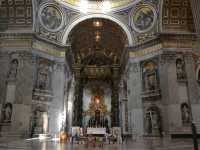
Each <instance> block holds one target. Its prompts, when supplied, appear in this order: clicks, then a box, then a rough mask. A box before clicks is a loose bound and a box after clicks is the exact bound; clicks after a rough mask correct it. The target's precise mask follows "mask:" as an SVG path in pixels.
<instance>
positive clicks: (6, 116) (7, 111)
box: [2, 103, 12, 123]
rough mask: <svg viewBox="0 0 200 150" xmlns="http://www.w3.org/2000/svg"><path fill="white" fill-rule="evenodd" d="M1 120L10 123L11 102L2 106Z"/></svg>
mask: <svg viewBox="0 0 200 150" xmlns="http://www.w3.org/2000/svg"><path fill="white" fill-rule="evenodd" d="M2 115H3V116H2V117H3V119H2V122H3V123H10V122H11V118H12V104H11V103H6V104H5V105H4V107H3V112H2Z"/></svg>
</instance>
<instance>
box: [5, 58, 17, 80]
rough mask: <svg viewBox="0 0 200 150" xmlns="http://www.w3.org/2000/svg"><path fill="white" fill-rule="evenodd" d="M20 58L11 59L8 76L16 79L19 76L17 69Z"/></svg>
mask: <svg viewBox="0 0 200 150" xmlns="http://www.w3.org/2000/svg"><path fill="white" fill-rule="evenodd" d="M18 64H19V62H18V60H17V59H13V60H12V61H11V64H10V69H9V73H8V78H9V79H15V78H16V76H17V69H18Z"/></svg>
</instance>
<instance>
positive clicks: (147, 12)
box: [132, 5, 156, 32]
mask: <svg viewBox="0 0 200 150" xmlns="http://www.w3.org/2000/svg"><path fill="white" fill-rule="evenodd" d="M155 19H156V11H155V9H154V8H153V7H151V6H149V5H146V6H144V7H140V8H139V9H136V11H134V12H133V13H132V25H133V28H134V29H135V30H136V31H137V32H147V31H148V30H150V29H151V28H152V27H153V25H154V22H155Z"/></svg>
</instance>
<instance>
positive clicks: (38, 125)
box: [31, 109, 48, 135]
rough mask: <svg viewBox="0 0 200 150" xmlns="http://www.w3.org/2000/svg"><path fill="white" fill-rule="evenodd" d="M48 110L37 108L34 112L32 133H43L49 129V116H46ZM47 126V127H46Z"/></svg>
mask: <svg viewBox="0 0 200 150" xmlns="http://www.w3.org/2000/svg"><path fill="white" fill-rule="evenodd" d="M45 114H47V112H44V111H41V110H38V109H36V110H35V111H34V113H33V125H32V133H31V134H32V135H33V134H41V133H44V132H46V131H45V130H47V125H48V120H47V118H45V117H46V116H47V115H45ZM45 119H46V125H45V124H44V123H45ZM44 128H46V129H44Z"/></svg>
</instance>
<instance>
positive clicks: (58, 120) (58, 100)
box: [49, 62, 65, 134]
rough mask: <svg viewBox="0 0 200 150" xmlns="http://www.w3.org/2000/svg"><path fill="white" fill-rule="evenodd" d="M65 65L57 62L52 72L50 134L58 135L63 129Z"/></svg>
mask: <svg viewBox="0 0 200 150" xmlns="http://www.w3.org/2000/svg"><path fill="white" fill-rule="evenodd" d="M64 66H65V63H64V62H55V64H54V66H53V71H52V82H51V83H52V91H53V98H52V102H51V104H50V108H49V132H50V134H58V133H59V132H60V131H61V129H62V128H63V125H64V124H63V123H64V120H63V116H64V86H65V67H64Z"/></svg>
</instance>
